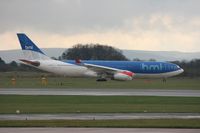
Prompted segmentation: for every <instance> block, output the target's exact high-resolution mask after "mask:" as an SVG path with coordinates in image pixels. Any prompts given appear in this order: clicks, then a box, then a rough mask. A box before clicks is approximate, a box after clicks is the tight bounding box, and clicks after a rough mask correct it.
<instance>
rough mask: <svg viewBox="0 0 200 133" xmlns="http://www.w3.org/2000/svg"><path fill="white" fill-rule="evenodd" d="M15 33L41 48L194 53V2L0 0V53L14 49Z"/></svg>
mask: <svg viewBox="0 0 200 133" xmlns="http://www.w3.org/2000/svg"><path fill="white" fill-rule="evenodd" d="M17 32H24V33H26V34H27V35H28V36H29V37H30V38H31V39H32V40H33V41H34V42H35V43H36V44H37V45H38V46H39V47H42V48H69V47H71V46H73V45H74V44H77V43H100V44H108V45H111V46H114V47H116V48H120V49H130V50H154V51H160V50H162V51H184V52H200V0H0V50H7V49H19V48H20V46H19V43H18V40H17V37H16V33H17Z"/></svg>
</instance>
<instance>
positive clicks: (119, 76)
mask: <svg viewBox="0 0 200 133" xmlns="http://www.w3.org/2000/svg"><path fill="white" fill-rule="evenodd" d="M133 75H134V73H132V72H129V71H123V72H118V73H115V74H114V75H113V79H114V80H122V81H127V80H133Z"/></svg>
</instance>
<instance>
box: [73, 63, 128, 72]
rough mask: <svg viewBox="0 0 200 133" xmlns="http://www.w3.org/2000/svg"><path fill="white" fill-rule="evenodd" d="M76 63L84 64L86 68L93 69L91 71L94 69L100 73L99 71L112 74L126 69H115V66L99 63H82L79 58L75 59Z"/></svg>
mask: <svg viewBox="0 0 200 133" xmlns="http://www.w3.org/2000/svg"><path fill="white" fill-rule="evenodd" d="M76 64H78V65H82V66H85V67H87V68H88V69H90V70H93V71H95V72H97V73H99V74H101V73H106V74H114V73H117V72H123V71H127V70H122V69H116V68H112V67H106V66H101V65H94V64H88V63H82V62H81V61H80V60H76Z"/></svg>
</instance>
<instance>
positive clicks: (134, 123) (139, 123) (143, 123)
mask: <svg viewBox="0 0 200 133" xmlns="http://www.w3.org/2000/svg"><path fill="white" fill-rule="evenodd" d="M0 127H128V128H144V127H145V128H200V119H188V120H186V119H155V120H154V119H149V120H148V119H147V120H18V121H16V120H8V121H7V120H6V121H0Z"/></svg>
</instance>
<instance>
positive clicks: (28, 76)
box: [0, 72, 200, 89]
mask: <svg viewBox="0 0 200 133" xmlns="http://www.w3.org/2000/svg"><path fill="white" fill-rule="evenodd" d="M41 75H47V80H48V84H47V85H46V86H45V85H42V84H41ZM13 76H14V77H16V85H12V84H11V78H12V77H13ZM0 88H102V89H103V88H104V89H105V88H121V89H123V88H133V89H134V88H135V89H200V78H180V77H179V78H169V79H168V80H167V82H166V83H163V82H162V80H161V79H151V80H146V79H134V80H133V81H113V80H111V81H107V82H96V79H95V78H92V79H89V78H66V77H59V76H57V77H55V76H52V75H49V74H46V73H34V72H32V73H31V72H8V73H0Z"/></svg>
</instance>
